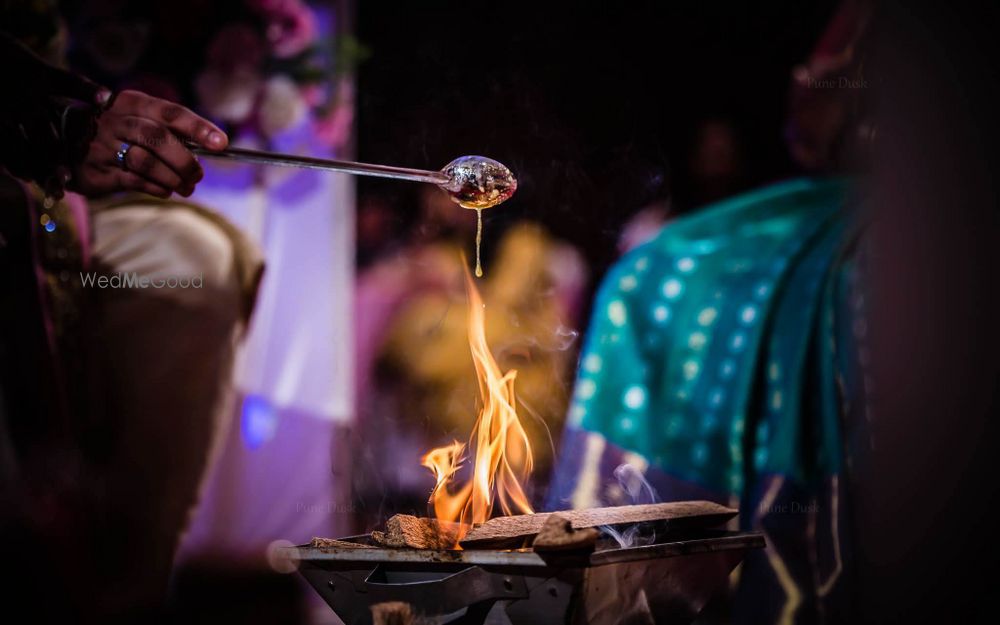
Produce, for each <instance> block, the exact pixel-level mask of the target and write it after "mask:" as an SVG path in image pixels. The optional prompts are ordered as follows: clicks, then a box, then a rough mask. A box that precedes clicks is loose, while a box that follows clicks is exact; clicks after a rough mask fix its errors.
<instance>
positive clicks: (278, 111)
mask: <svg viewBox="0 0 1000 625" xmlns="http://www.w3.org/2000/svg"><path fill="white" fill-rule="evenodd" d="M307 112H308V107H307V106H306V102H305V100H304V99H303V97H302V93H301V91H300V90H299V86H298V85H297V84H295V81H293V80H292V79H291V78H289V77H288V76H284V75H278V76H274V77H272V78H270V79H269V80H268V81H267V84H265V85H264V95H263V97H262V98H261V102H260V110H259V113H258V120H259V122H260V130H261V132H263V133H264V135H265V136H268V137H272V136H274V135H276V134H277V133H279V132H281V131H282V130H287V129H288V128H291V127H292V126H294V125H296V124H298V123H299V122H300V121H302V119H303V118H304V117H305V116H306V113H307Z"/></svg>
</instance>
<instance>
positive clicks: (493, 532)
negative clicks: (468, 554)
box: [461, 501, 737, 549]
mask: <svg viewBox="0 0 1000 625" xmlns="http://www.w3.org/2000/svg"><path fill="white" fill-rule="evenodd" d="M736 513H737V511H736V510H733V509H732V508H727V507H725V506H721V505H719V504H716V503H712V502H710V501H675V502H670V503H654V504H640V505H635V506H616V507H610V508H588V509H585V510H562V511H559V512H558V513H557V514H559V515H560V516H562V517H565V518H566V519H568V520H569V521H570V523H571V525H572V527H573V529H582V528H585V527H599V526H601V525H625V524H629V523H642V522H646V521H666V522H667V523H668V526H674V527H714V526H716V525H720V524H722V523H724V522H725V521H728V520H729V519H731V518H732V517H734V516H736ZM551 514H554V513H550V512H542V513H538V514H520V515H515V516H501V517H494V518H492V519H490V520H488V521H486V522H485V523H483V524H482V525H480V526H478V527H476V528H474V529H472V530H471V531H470V532H469V533H468V534H466V535H465V537H464V538H463V539H462V543H461V544H462V547H463V548H472V549H484V548H490V547H494V546H509V545H511V544H513V543H515V542H516V541H518V540H524V539H527V538H530V537H532V536H534V535H535V534H538V532H539V531H541V529H542V525H544V524H545V521H546V520H547V519H548V517H549V516H550V515H551Z"/></svg>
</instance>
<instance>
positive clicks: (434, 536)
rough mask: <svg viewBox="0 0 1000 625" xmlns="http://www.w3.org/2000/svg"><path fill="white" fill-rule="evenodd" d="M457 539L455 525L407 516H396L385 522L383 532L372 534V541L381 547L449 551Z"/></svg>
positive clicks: (456, 526) (456, 527)
mask: <svg viewBox="0 0 1000 625" xmlns="http://www.w3.org/2000/svg"><path fill="white" fill-rule="evenodd" d="M457 538H458V525H457V524H455V523H441V522H439V521H438V520H437V519H428V518H426V517H415V516H411V515H409V514H397V515H395V516H393V517H391V518H390V519H389V520H388V521H386V523H385V531H384V532H379V531H375V532H372V540H374V541H375V542H377V543H378V544H380V545H382V546H383V547H410V548H413V549H451V548H452V547H454V546H455V543H456V542H457V541H456V539H457Z"/></svg>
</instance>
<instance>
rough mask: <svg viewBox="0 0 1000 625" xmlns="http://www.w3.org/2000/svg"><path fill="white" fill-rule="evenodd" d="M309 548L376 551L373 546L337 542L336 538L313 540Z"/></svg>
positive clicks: (345, 541) (343, 541) (342, 541)
mask: <svg viewBox="0 0 1000 625" xmlns="http://www.w3.org/2000/svg"><path fill="white" fill-rule="evenodd" d="M309 546H310V547H313V548H315V549H331V548H334V547H336V548H339V549H374V547H372V546H371V545H363V544H361V543H352V542H351V541H349V540H337V539H336V538H318V537H316V538H313V539H312V540H311V541H310V542H309Z"/></svg>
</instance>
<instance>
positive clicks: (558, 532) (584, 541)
mask: <svg viewBox="0 0 1000 625" xmlns="http://www.w3.org/2000/svg"><path fill="white" fill-rule="evenodd" d="M599 535H600V532H599V531H597V530H596V529H594V528H593V527H585V528H583V529H578V530H575V529H573V524H572V523H571V522H570V520H569V519H567V518H566V517H564V516H563V515H561V514H559V513H553V514H550V515H549V517H548V518H547V519H545V523H543V524H542V529H541V530H539V532H538V535H537V536H535V542H533V543H532V547H533V548H534V549H535V551H590V550H593V549H594V544H595V543H597V537H598V536H599Z"/></svg>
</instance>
